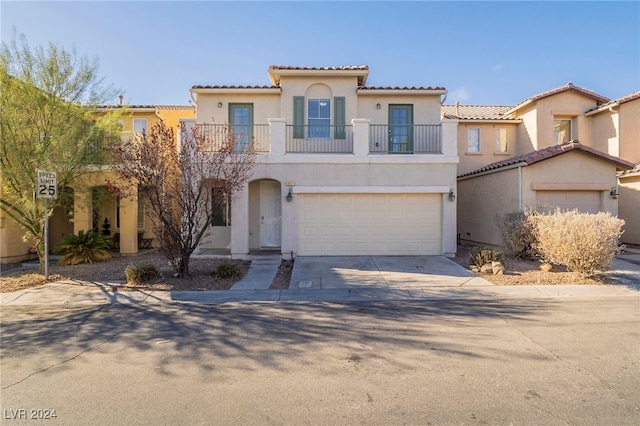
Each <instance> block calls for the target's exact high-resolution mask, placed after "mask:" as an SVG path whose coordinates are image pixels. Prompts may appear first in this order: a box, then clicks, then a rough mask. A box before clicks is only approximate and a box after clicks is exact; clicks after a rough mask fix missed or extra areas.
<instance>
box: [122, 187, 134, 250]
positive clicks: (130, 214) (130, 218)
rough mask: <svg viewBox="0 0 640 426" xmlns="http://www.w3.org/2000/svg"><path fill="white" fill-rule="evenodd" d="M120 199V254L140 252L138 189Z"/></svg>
mask: <svg viewBox="0 0 640 426" xmlns="http://www.w3.org/2000/svg"><path fill="white" fill-rule="evenodd" d="M131 191H132V193H131V196H130V197H124V198H121V199H120V254H122V255H128V254H136V253H138V191H137V189H136V188H132V189H131Z"/></svg>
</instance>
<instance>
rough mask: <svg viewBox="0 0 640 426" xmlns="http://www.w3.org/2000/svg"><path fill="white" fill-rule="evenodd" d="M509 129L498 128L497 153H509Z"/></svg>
mask: <svg viewBox="0 0 640 426" xmlns="http://www.w3.org/2000/svg"><path fill="white" fill-rule="evenodd" d="M507 148H508V145H507V129H505V128H504V127H497V128H496V152H497V153H506V152H507Z"/></svg>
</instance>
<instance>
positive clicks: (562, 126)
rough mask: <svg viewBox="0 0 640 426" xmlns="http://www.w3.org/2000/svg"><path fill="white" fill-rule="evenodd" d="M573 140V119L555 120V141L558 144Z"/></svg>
mask: <svg viewBox="0 0 640 426" xmlns="http://www.w3.org/2000/svg"><path fill="white" fill-rule="evenodd" d="M570 140H571V120H570V119H556V120H553V142H554V143H555V144H556V145H562V144H563V143H565V142H569V141H570Z"/></svg>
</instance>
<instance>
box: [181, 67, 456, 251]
mask: <svg viewBox="0 0 640 426" xmlns="http://www.w3.org/2000/svg"><path fill="white" fill-rule="evenodd" d="M268 74H269V78H270V80H271V84H269V85H262V86H260V85H259V86H223V85H198V86H193V87H192V89H191V93H192V97H193V101H194V103H195V105H196V118H195V124H196V125H198V126H202V127H203V128H207V126H208V127H209V128H215V126H222V125H225V124H228V125H230V126H231V128H232V129H235V130H234V131H235V132H237V134H238V137H239V138H243V137H247V135H248V136H252V137H253V138H255V146H256V149H257V151H258V153H259V155H258V157H257V161H256V166H255V168H254V170H253V174H252V177H251V180H250V182H248V183H247V184H246V187H245V188H244V190H243V191H241V193H240V194H239V196H238V197H237V198H236V199H234V200H233V201H232V202H231V203H230V205H229V206H228V207H227V208H225V209H224V212H223V213H224V214H222V215H221V217H220V218H219V220H218V221H216V223H214V225H213V226H212V227H211V230H210V232H209V233H208V235H207V236H206V237H205V238H204V239H203V241H202V243H201V247H200V250H199V251H200V252H204V251H206V250H207V249H218V250H220V249H222V250H226V251H228V252H229V253H230V254H231V255H232V256H233V257H235V258H245V257H247V256H248V255H249V253H250V251H252V250H258V249H273V250H277V251H279V252H280V253H281V254H282V256H283V257H285V258H289V257H295V256H297V255H305V256H323V255H372V254H379V255H453V254H454V253H455V251H456V231H455V227H456V220H455V216H456V202H455V199H456V198H455V195H456V171H457V163H458V156H457V152H456V138H455V124H450V123H448V122H447V120H444V121H443V120H442V119H441V116H440V109H441V102H442V100H443V97H444V95H445V94H446V90H445V89H444V88H442V87H431V86H428V87H372V86H367V85H366V80H367V77H368V75H369V68H368V67H367V66H343V67H292V66H270V67H269V69H268Z"/></svg>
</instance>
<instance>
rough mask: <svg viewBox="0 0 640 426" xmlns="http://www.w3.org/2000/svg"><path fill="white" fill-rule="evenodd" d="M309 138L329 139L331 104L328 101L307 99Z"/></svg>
mask: <svg viewBox="0 0 640 426" xmlns="http://www.w3.org/2000/svg"><path fill="white" fill-rule="evenodd" d="M307 108H308V116H307V119H308V120H309V121H308V123H309V138H310V139H313V138H318V139H328V138H330V137H331V102H330V101H329V99H309V102H308V103H307Z"/></svg>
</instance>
